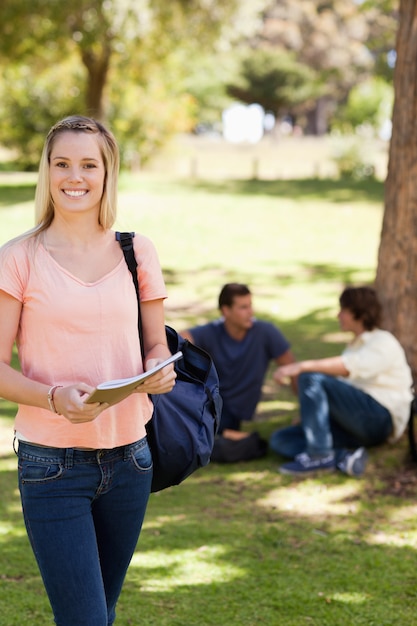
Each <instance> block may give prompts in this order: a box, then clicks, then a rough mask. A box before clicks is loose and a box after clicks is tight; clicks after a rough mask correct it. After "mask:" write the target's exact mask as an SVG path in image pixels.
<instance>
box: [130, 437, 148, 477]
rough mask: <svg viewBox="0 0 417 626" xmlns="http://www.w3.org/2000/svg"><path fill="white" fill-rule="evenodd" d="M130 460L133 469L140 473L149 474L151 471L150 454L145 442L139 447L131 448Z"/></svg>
mask: <svg viewBox="0 0 417 626" xmlns="http://www.w3.org/2000/svg"><path fill="white" fill-rule="evenodd" d="M130 458H131V461H132V463H133V465H134V467H135V469H137V470H139V471H140V472H149V471H151V470H152V467H153V464H152V454H151V450H150V448H149V445H148V443H147V442H146V440H145V442H141V445H140V446H138V447H136V448H132V450H131V452H130Z"/></svg>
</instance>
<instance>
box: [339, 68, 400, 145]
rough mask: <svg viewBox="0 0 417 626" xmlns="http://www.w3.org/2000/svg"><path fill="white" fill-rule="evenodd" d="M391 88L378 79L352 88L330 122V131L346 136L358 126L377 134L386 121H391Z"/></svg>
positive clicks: (371, 79) (375, 78)
mask: <svg viewBox="0 0 417 626" xmlns="http://www.w3.org/2000/svg"><path fill="white" fill-rule="evenodd" d="M393 98H394V92H393V87H392V85H390V84H389V83H387V82H386V81H385V80H384V79H382V78H379V77H374V78H370V79H369V80H367V81H365V82H363V83H360V84H359V85H357V86H355V87H353V89H352V90H351V91H350V93H349V97H348V99H347V102H346V104H345V105H344V106H341V107H340V108H339V109H338V111H337V113H336V114H335V116H334V118H333V120H332V129H338V130H342V131H343V132H345V133H346V134H348V133H351V132H352V131H355V130H356V129H357V128H358V127H360V126H368V127H371V128H372V129H373V130H374V133H375V134H377V133H378V132H379V131H380V129H381V128H382V126H383V124H384V122H386V120H389V119H391V114H392V105H393Z"/></svg>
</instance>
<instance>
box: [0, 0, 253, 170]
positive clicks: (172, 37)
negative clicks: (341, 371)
mask: <svg viewBox="0 0 417 626" xmlns="http://www.w3.org/2000/svg"><path fill="white" fill-rule="evenodd" d="M263 4H264V2H263V0H243V1H242V0H212V1H210V2H207V1H206V0H170V2H166V1H165V0H152V1H151V0H78V1H77V2H73V3H71V2H69V3H63V2H61V1H60V0H3V1H2V5H1V8H0V18H1V19H0V64H3V65H4V67H5V70H10V68H11V66H13V65H16V64H19V66H20V67H21V68H26V69H23V70H22V71H23V73H26V76H27V79H26V81H23V82H22V81H20V82H19V84H20V86H21V87H22V88H23V89H24V90H25V91H26V92H27V93H31V94H32V95H33V94H34V93H35V92H36V93H38V92H39V90H38V89H37V87H36V84H41V83H43V85H44V88H45V93H44V98H43V100H44V101H45V100H48V99H50V100H51V103H52V102H55V101H56V100H57V96H58V92H57V93H56V94H54V93H51V92H50V91H49V89H48V85H49V83H48V81H47V80H45V78H44V76H43V75H44V73H45V72H46V71H49V70H50V68H51V66H52V65H56V66H58V67H59V66H61V64H63V63H64V62H66V63H67V69H68V64H69V61H70V60H71V59H72V60H73V64H72V65H71V70H72V71H71V72H70V73H69V74H68V73H66V74H61V81H62V77H64V81H63V83H64V84H65V85H66V87H67V92H71V91H73V90H74V91H76V92H77V98H74V100H73V106H72V107H70V108H72V110H74V108H75V107H76V108H77V110H79V111H81V110H82V111H84V112H85V113H86V114H89V115H94V116H95V117H98V118H108V119H109V121H113V120H112V119H111V118H110V116H111V115H113V116H115V115H120V114H123V115H124V116H126V117H127V119H128V121H126V123H125V126H126V128H127V127H130V129H131V130H133V129H134V128H136V129H137V131H138V137H137V139H138V143H141V142H142V139H144V137H145V134H146V133H147V132H148V133H149V134H150V135H152V134H153V135H154V138H153V140H151V141H146V142H145V143H146V148H144V151H143V154H142V155H141V156H142V158H143V159H145V158H147V157H148V156H149V154H150V151H151V146H152V145H154V146H157V145H160V143H161V142H162V141H163V139H164V137H165V138H166V137H167V136H169V133H170V132H171V131H177V130H179V129H182V130H184V129H186V128H189V127H190V121H189V120H188V121H187V119H186V114H187V112H188V114H189V113H190V111H191V110H192V107H191V106H189V105H190V102H189V99H188V100H187V97H186V96H184V93H183V92H181V93H179V91H180V90H179V85H180V84H181V82H182V79H183V77H184V71H185V68H183V67H182V66H181V65H180V64H178V63H176V62H175V58H176V54H177V50H178V48H180V47H183V48H185V49H186V50H187V53H188V55H189V57H190V58H193V57H194V58H195V57H196V56H198V55H199V54H201V52H202V51H204V50H205V49H207V48H210V46H211V47H213V46H214V43H216V44H218V45H223V46H225V44H226V43H228V42H230V40H231V39H232V38H234V37H236V36H238V35H239V34H240V33H248V32H249V30H250V28H251V27H253V24H254V20H253V16H254V11H255V12H256V11H259V8H260V7H261V6H263ZM251 25H252V26H251ZM248 29H249V30H248ZM22 33H24V36H22ZM77 57H78V58H79V59H80V60H81V64H78V65H79V66H80V67H81V68H83V72H84V78H82V73H81V72H80V71H77V69H79V68H77V64H76V59H77ZM62 67H63V66H62ZM167 72H168V73H169V75H168V76H167ZM157 74H159V77H158V78H157V79H156V78H155V76H156V75H157ZM8 76H9V77H10V76H11V74H10V71H5V78H6V80H7V77H8ZM75 76H76V77H77V81H78V82H75ZM4 80H5V79H4V78H3V81H4ZM128 81H133V84H129V83H128ZM156 83H158V85H159V88H158V90H155V85H156ZM116 85H117V87H116ZM149 85H152V89H149V90H148V89H147V86H149ZM175 85H178V87H176V86H175ZM121 87H122V88H121ZM171 87H172V88H173V89H172V92H171V91H170V88H171ZM3 90H4V91H5V92H8V86H7V84H4V82H3ZM58 91H61V96H62V95H63V92H65V88H62V89H61V90H58ZM150 91H152V93H153V97H158V96H159V97H162V98H164V100H165V104H166V101H167V100H168V99H171V101H170V104H169V106H165V107H164V109H162V108H159V114H160V115H159V117H158V118H157V119H156V118H155V117H154V118H152V116H151V115H149V114H148V115H147V116H145V118H146V123H149V122H150V123H151V128H150V129H149V130H148V131H147V130H146V128H145V127H144V123H145V119H142V120H140V119H139V116H140V114H141V113H140V110H141V108H142V111H144V110H145V109H147V110H148V112H150V111H151V109H152V106H151V105H150V104H149V103H147V105H146V106H143V105H144V99H147V98H149V92H150ZM135 92H136V98H137V97H139V94H140V103H139V105H138V101H137V100H135V96H133V94H134V93H135ZM12 94H14V103H13V102H12V97H13V96H12ZM80 95H81V96H82V97H84V106H83V107H82V109H80V98H79V97H78V96H80ZM177 95H178V96H179V97H178V101H177V106H176V105H175V103H173V102H172V100H173V99H174V98H176V97H177ZM110 96H111V97H112V98H113V101H111V99H110ZM24 101H25V95H24V94H20V95H19V97H18V94H17V89H13V90H11V91H10V93H9V97H8V98H6V100H4V101H3V102H2V104H1V106H2V108H3V111H2V117H3V118H4V123H3V124H0V139H1V140H2V141H3V142H6V143H7V144H8V145H11V146H13V145H15V146H18V147H20V149H21V150H22V148H23V147H24V146H23V145H22V143H21V136H20V135H19V133H18V132H14V131H13V132H12V130H11V127H12V126H15V125H16V123H17V125H19V126H21V127H22V128H23V129H24V130H25V131H26V134H28V133H29V134H30V131H32V134H33V133H35V132H37V133H39V132H43V130H44V129H46V128H47V127H49V125H50V119H49V118H50V117H51V116H50V115H49V112H48V111H47V110H45V109H44V108H43V107H42V104H43V102H42V103H39V101H38V100H37V98H36V97H35V98H34V100H33V102H34V105H35V106H36V105H37V104H40V105H41V106H40V109H39V110H38V112H37V115H36V116H29V117H27V116H26V119H25V121H24V122H23V120H22V119H20V120H19V119H18V117H19V111H20V118H22V117H23V115H24V114H25V115H26V108H25V105H24ZM70 102H71V98H70V97H68V98H67V100H65V98H64V99H63V100H62V112H63V113H64V114H65V113H66V112H67V111H68V105H69V104H70ZM179 103H181V105H183V104H184V103H185V104H186V106H183V107H182V114H181V112H180V111H179V108H180V106H179ZM5 108H6V110H5ZM156 108H157V107H156ZM51 110H54V111H55V106H51ZM34 118H36V119H37V122H38V123H37V124H36V126H35V124H34V123H33V122H34ZM135 118H136V119H135ZM41 120H42V121H43V124H40V122H41ZM152 121H153V122H154V124H152ZM180 121H181V122H182V123H183V126H182V128H180V126H181V124H180ZM22 122H23V123H22ZM120 126H123V124H120ZM139 128H140V130H139ZM156 135H158V137H156ZM129 140H130V144H131V145H132V144H133V142H134V140H135V137H134V135H130V136H129ZM25 152H26V154H25V157H26V160H27V161H31V160H33V159H34V158H35V157H34V155H29V154H28V153H27V151H25Z"/></svg>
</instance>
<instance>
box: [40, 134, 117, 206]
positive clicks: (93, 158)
mask: <svg viewBox="0 0 417 626" xmlns="http://www.w3.org/2000/svg"><path fill="white" fill-rule="evenodd" d="M49 175H50V193H51V197H52V200H53V203H54V207H55V212H61V213H81V212H86V211H95V212H96V213H97V214H98V212H99V210H100V203H101V198H102V195H103V190H104V181H105V176H106V172H105V166H104V162H103V158H102V156H101V152H100V148H99V144H98V142H97V138H96V136H95V135H93V134H89V133H84V132H74V131H68V132H63V133H60V134H59V135H58V136H57V138H56V140H55V142H54V145H53V147H52V151H51V155H50V159H49Z"/></svg>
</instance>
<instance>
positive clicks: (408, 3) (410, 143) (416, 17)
mask: <svg viewBox="0 0 417 626" xmlns="http://www.w3.org/2000/svg"><path fill="white" fill-rule="evenodd" d="M394 92H395V100H394V110H393V118H392V122H393V124H392V137H391V143H390V150H389V159H388V174H387V179H386V188H385V210H384V219H383V225H382V233H381V240H380V245H379V253H378V267H377V273H376V283H375V284H376V289H377V291H378V294H379V297H380V299H381V302H382V305H383V308H384V326H385V328H387V329H388V330H390V331H391V332H392V333H393V334H394V335H395V336H396V337H397V338H398V339H399V341H400V342H401V343H402V345H403V346H404V348H405V351H406V354H407V358H408V361H409V364H410V366H411V368H412V370H413V378H414V381H415V383H416V382H417V276H416V267H417V0H400V24H399V29H398V33H397V60H396V67H395V72H394Z"/></svg>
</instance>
